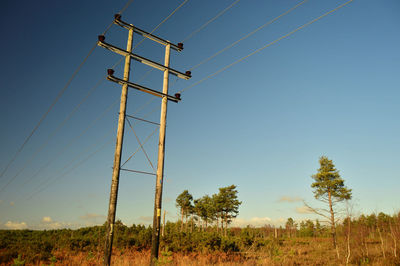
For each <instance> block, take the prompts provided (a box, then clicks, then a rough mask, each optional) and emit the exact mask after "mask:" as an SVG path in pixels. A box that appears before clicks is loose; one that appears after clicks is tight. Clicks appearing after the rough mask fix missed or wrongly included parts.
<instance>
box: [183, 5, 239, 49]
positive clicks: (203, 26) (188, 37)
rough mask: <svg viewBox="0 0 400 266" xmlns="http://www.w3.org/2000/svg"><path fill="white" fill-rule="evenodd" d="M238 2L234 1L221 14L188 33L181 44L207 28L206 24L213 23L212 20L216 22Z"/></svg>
mask: <svg viewBox="0 0 400 266" xmlns="http://www.w3.org/2000/svg"><path fill="white" fill-rule="evenodd" d="M239 1H240V0H236V1H235V2H233V3H232V4H231V5H229V6H228V7H227V8H225V9H224V10H222V11H221V12H219V13H218V14H217V15H216V16H215V17H213V18H211V19H210V20H208V21H207V22H206V23H204V24H203V25H202V26H200V27H199V28H198V29H197V30H194V31H193V32H192V33H190V34H189V35H188V36H186V37H185V38H184V39H183V40H182V43H183V42H186V41H187V40H189V39H190V38H192V37H193V36H194V35H195V34H197V33H198V32H199V31H201V30H202V29H204V28H205V27H207V26H208V24H210V23H211V22H213V21H214V20H216V19H217V18H219V17H220V16H222V15H223V14H224V13H225V12H226V11H228V10H229V9H231V8H232V7H233V6H234V5H236V4H237V3H238V2H239Z"/></svg>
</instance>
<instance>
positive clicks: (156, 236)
mask: <svg viewBox="0 0 400 266" xmlns="http://www.w3.org/2000/svg"><path fill="white" fill-rule="evenodd" d="M170 51H171V45H170V44H167V45H166V46H165V60H164V66H165V67H166V69H165V70H164V81H163V93H164V94H165V95H168V82H169V71H168V68H169V55H170ZM167 104H168V99H167V97H163V98H162V101H161V117H160V136H159V142H158V163H157V179H156V193H155V200H154V216H153V235H152V238H151V239H152V248H151V257H150V259H151V264H152V265H153V264H154V261H155V259H157V258H158V248H159V243H160V223H161V203H162V200H161V199H162V188H163V178H164V153H165V130H166V121H167Z"/></svg>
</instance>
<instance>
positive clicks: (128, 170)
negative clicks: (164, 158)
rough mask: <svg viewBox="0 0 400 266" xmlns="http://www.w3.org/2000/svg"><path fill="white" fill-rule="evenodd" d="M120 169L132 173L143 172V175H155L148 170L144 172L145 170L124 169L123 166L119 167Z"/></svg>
mask: <svg viewBox="0 0 400 266" xmlns="http://www.w3.org/2000/svg"><path fill="white" fill-rule="evenodd" d="M121 170H122V171H126V172H132V173H138V174H145V175H154V176H155V175H156V174H155V173H150V172H145V171H138V170H132V169H125V168H121Z"/></svg>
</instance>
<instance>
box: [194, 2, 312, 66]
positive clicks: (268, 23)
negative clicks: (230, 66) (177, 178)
mask: <svg viewBox="0 0 400 266" xmlns="http://www.w3.org/2000/svg"><path fill="white" fill-rule="evenodd" d="M307 1H308V0H304V1H302V2H300V3H298V4H297V5H295V6H294V7H292V8H290V9H288V10H287V11H285V12H284V13H282V14H280V15H279V16H277V17H276V18H274V19H272V20H270V21H268V22H267V23H265V24H263V25H261V26H260V27H258V28H257V29H255V30H253V31H252V32H250V33H248V34H246V35H245V36H243V37H242V38H240V39H239V40H237V41H235V42H233V43H231V44H230V45H228V46H226V47H225V48H223V49H221V50H219V51H218V52H216V53H215V54H213V55H212V56H210V57H208V58H206V59H204V60H203V61H201V62H200V63H198V64H197V65H195V66H193V67H192V68H191V69H189V70H194V69H195V68H198V67H199V66H201V65H202V64H204V63H206V62H208V61H210V60H211V59H213V58H214V57H216V56H217V55H219V54H221V53H223V52H225V51H226V50H228V49H230V48H232V47H233V46H235V45H236V44H238V43H239V42H241V41H243V40H245V39H247V38H248V37H250V36H252V35H253V34H255V33H256V32H258V31H259V30H261V29H263V28H265V27H266V26H268V25H270V24H272V23H274V22H275V21H277V20H278V19H280V18H281V17H283V16H285V15H287V14H289V13H290V12H292V11H293V10H295V9H296V8H298V7H299V6H301V5H303V4H304V3H306V2H307Z"/></svg>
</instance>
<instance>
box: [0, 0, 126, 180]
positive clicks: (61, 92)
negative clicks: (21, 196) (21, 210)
mask: <svg viewBox="0 0 400 266" xmlns="http://www.w3.org/2000/svg"><path fill="white" fill-rule="evenodd" d="M132 2H133V0H129V1H128V2H127V4H126V5H125V6H124V8H123V9H122V10H121V11H120V13H119V14H122V13H123V12H124V11H125V10H126V9H127V8H128V6H129V5H130V4H131V3H132ZM112 24H113V23H111V24H110V25H109V26H108V27H107V28H106V30H105V31H104V33H103V35H104V34H105V33H106V32H107V31H108V30H109V29H110V28H111V26H112ZM96 46H97V42H96V43H95V44H94V45H93V46H92V48H91V49H90V50H89V53H88V54H87V55H86V56H85V58H84V59H83V61H82V62H81V63H80V64H79V65H78V67H77V68H76V69H75V71H74V72H73V74H72V76H71V77H70V78H69V79H68V81H67V83H66V84H65V85H64V87H63V88H62V89H61V90H60V91H59V92H58V94H57V96H56V98H55V99H54V100H53V102H52V103H51V105H50V107H49V108H48V109H47V111H46V112H45V113H44V114H43V115H42V117H41V118H40V120H39V122H38V123H37V124H36V125H35V127H34V128H33V130H32V131H31V132H30V134H29V135H28V137H27V138H26V139H25V141H24V142H23V143H22V145H21V146H20V147H19V149H18V150H17V152H16V153H15V155H14V156H13V157H12V158H11V160H10V161H9V162H8V163H7V165H6V167H5V168H4V169H3V171H2V172H1V174H0V178H1V177H3V175H4V174H5V173H6V172H7V170H8V168H9V167H10V166H11V164H12V163H13V162H14V161H15V160H16V158H17V157H18V155H19V154H20V153H21V152H22V150H23V149H24V147H25V145H26V144H27V143H28V142H29V140H30V139H31V137H32V136H33V134H34V133H35V132H36V130H37V129H38V128H39V126H40V125H41V124H42V122H43V120H44V119H45V118H46V117H47V115H48V114H49V113H50V111H51V110H52V109H53V107H54V106H55V104H56V103H57V102H58V101H59V99H60V98H61V96H62V95H63V94H64V92H65V91H66V90H67V88H68V87H69V85H70V84H71V82H72V81H73V80H74V78H75V77H76V75H77V74H78V72H79V71H80V70H81V68H82V66H83V65H84V64H85V63H86V61H87V60H88V58H89V57H90V55H91V54H92V53H93V51H94V49H95V48H96ZM13 179H14V178H13ZM9 183H10V182H9Z"/></svg>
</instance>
